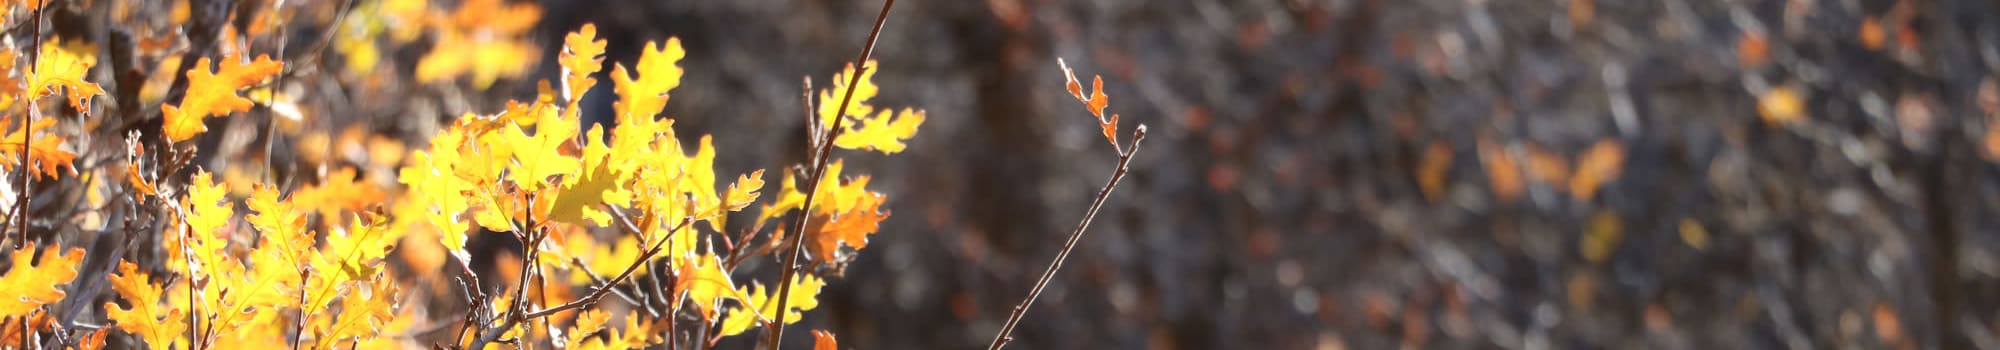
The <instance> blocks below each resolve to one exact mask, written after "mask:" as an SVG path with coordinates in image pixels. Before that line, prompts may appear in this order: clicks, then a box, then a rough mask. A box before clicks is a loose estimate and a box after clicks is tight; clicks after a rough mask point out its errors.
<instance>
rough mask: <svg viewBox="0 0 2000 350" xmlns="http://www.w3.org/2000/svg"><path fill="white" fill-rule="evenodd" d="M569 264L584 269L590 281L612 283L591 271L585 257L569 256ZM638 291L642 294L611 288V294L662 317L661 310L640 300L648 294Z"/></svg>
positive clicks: (579, 269)
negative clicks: (584, 261) (585, 262)
mask: <svg viewBox="0 0 2000 350" xmlns="http://www.w3.org/2000/svg"><path fill="white" fill-rule="evenodd" d="M569 265H570V267H574V268H576V269H577V271H583V275H584V276H587V277H590V283H595V284H604V285H608V284H610V283H606V282H609V281H607V280H605V279H604V277H601V276H598V275H597V272H595V271H591V270H590V265H585V264H584V263H583V258H578V257H574V256H572V257H569ZM637 292H639V293H640V294H638V295H633V293H631V292H626V291H623V290H618V289H612V290H611V294H614V295H617V296H618V298H619V299H625V302H628V303H632V305H637V306H639V308H642V309H645V310H646V314H647V315H650V316H653V317H660V310H654V309H653V306H652V305H646V304H645V303H644V302H641V301H639V300H640V298H645V297H646V294H644V293H645V291H637Z"/></svg>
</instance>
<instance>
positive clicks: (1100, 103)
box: [1056, 58, 1118, 146]
mask: <svg viewBox="0 0 2000 350" xmlns="http://www.w3.org/2000/svg"><path fill="white" fill-rule="evenodd" d="M1056 65H1058V66H1061V67H1062V71H1063V79H1064V86H1065V87H1066V88H1068V89H1069V94H1070V96H1075V97H1076V100H1077V101H1081V102H1083V105H1084V107H1086V108H1089V109H1090V115H1093V116H1097V126H1098V128H1100V129H1103V131H1104V140H1105V141H1110V142H1111V145H1112V146H1117V145H1118V135H1117V134H1118V115H1117V114H1112V115H1111V117H1109V118H1106V117H1105V116H1104V107H1105V106H1108V105H1110V104H1111V98H1110V97H1108V96H1105V95H1104V77H1102V76H1093V77H1092V79H1091V87H1090V96H1084V95H1083V84H1082V83H1078V82H1077V80H1076V72H1074V71H1071V70H1070V69H1069V63H1065V62H1063V60H1062V59H1061V58H1057V59H1056Z"/></svg>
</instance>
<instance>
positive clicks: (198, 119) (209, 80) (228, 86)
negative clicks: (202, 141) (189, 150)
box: [160, 55, 285, 142]
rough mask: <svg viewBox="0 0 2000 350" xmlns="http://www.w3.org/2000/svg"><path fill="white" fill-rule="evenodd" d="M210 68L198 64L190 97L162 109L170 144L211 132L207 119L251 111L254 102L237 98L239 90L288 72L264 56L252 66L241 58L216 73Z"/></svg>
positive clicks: (205, 61) (226, 62) (202, 62)
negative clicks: (281, 72) (282, 72)
mask: <svg viewBox="0 0 2000 350" xmlns="http://www.w3.org/2000/svg"><path fill="white" fill-rule="evenodd" d="M209 64H210V63H209V59H208V58H206V57H204V58H202V59H201V60H200V61H195V67H194V69H190V70H188V72H187V76H188V88H187V95H185V96H182V97H181V103H180V104H179V105H165V106H161V107H160V113H161V114H162V115H163V116H164V117H165V118H166V126H165V129H166V130H165V134H166V136H167V139H168V140H172V141H175V142H179V141H185V140H187V139H189V138H193V137H194V136H195V135H196V134H200V133H202V132H206V131H208V126H207V125H205V124H203V123H202V119H203V118H207V117H209V116H221V115H228V114H229V113H233V112H242V111H247V110H250V106H251V101H250V99H247V98H243V96H241V95H237V94H236V92H237V90H242V89H243V88H245V87H249V86H250V85H252V84H257V83H258V82H261V81H264V79H266V78H270V77H271V76H273V75H277V74H278V72H280V71H283V70H284V68H285V65H284V63H279V62H278V61H273V60H271V58H270V57H269V56H264V55H258V56H257V59H256V60H253V61H250V62H249V63H243V62H242V60H241V59H239V58H224V59H223V60H222V65H221V67H220V68H219V69H217V70H214V71H210V70H209V67H210V66H209Z"/></svg>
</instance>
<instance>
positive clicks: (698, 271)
mask: <svg viewBox="0 0 2000 350" xmlns="http://www.w3.org/2000/svg"><path fill="white" fill-rule="evenodd" d="M674 270H675V271H674V275H675V279H674V286H673V290H674V291H675V292H678V293H685V295H687V299H686V300H688V301H692V302H693V303H694V306H695V308H694V310H695V311H697V312H700V313H701V315H702V318H703V319H711V320H712V319H714V318H715V314H716V313H718V312H721V310H720V309H718V307H719V306H721V305H722V301H724V300H743V299H744V298H745V297H742V296H741V295H742V294H740V292H738V291H737V290H736V289H735V288H736V284H735V283H734V282H730V281H729V272H727V271H723V270H722V260H721V259H720V258H718V257H716V256H715V255H710V254H702V255H700V256H689V257H685V258H681V259H676V261H675V263H674ZM681 305H682V302H681V300H679V299H677V300H675V301H674V306H673V307H674V309H675V310H679V309H680V308H681Z"/></svg>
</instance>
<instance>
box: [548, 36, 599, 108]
mask: <svg viewBox="0 0 2000 350" xmlns="http://www.w3.org/2000/svg"><path fill="white" fill-rule="evenodd" d="M604 45H605V43H604V40H602V39H598V38H597V24H594V23H584V24H583V28H579V29H577V30H576V31H575V32H571V33H569V35H567V36H563V51H562V54H560V55H559V56H558V57H557V60H558V61H561V62H562V68H563V77H564V78H563V96H564V97H565V98H567V99H568V102H569V103H568V105H569V109H572V110H574V109H576V108H577V105H576V102H577V101H578V100H582V99H583V93H584V92H587V91H590V88H591V87H592V86H597V78H592V77H590V75H592V74H597V71H599V70H603V69H604Z"/></svg>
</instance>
